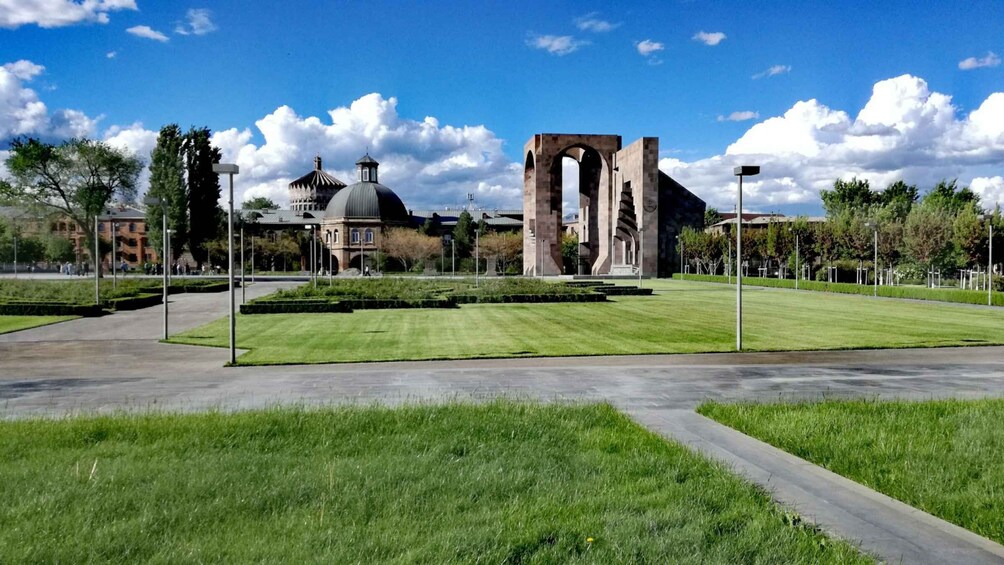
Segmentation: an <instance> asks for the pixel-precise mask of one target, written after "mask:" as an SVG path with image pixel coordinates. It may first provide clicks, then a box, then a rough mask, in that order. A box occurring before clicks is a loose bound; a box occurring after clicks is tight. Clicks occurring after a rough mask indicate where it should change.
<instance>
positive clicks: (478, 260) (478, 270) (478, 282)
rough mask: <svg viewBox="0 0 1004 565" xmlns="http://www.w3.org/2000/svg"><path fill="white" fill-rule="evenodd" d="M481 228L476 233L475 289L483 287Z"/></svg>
mask: <svg viewBox="0 0 1004 565" xmlns="http://www.w3.org/2000/svg"><path fill="white" fill-rule="evenodd" d="M480 277H481V226H478V229H477V230H475V231H474V288H478V287H479V286H480V285H481V279H480Z"/></svg>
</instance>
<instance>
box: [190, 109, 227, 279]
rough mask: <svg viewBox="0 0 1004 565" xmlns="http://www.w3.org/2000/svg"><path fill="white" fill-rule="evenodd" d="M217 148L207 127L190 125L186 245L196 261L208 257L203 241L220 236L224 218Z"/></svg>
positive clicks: (224, 223) (201, 261) (202, 260)
mask: <svg viewBox="0 0 1004 565" xmlns="http://www.w3.org/2000/svg"><path fill="white" fill-rule="evenodd" d="M220 158H221V153H220V150H219V149H218V148H216V147H213V145H212V144H211V143H210V141H209V128H205V127H203V128H191V129H190V130H188V134H186V135H185V169H186V171H187V174H188V220H189V226H190V227H189V233H188V249H189V251H191V252H192V258H194V259H195V262H196V264H197V265H200V266H201V265H202V263H203V262H205V261H206V260H207V258H208V253H207V251H206V248H205V245H206V242H207V241H212V240H214V239H217V238H219V237H221V236H223V234H224V232H225V231H226V230H225V227H226V220H225V217H224V214H223V210H222V209H221V208H220V194H221V192H220V178H219V175H217V174H216V173H214V172H213V164H214V163H219V162H220Z"/></svg>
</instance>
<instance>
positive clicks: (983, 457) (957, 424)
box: [698, 399, 1004, 543]
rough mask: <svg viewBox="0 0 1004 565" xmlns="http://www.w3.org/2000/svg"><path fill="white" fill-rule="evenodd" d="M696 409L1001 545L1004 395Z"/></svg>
mask: <svg viewBox="0 0 1004 565" xmlns="http://www.w3.org/2000/svg"><path fill="white" fill-rule="evenodd" d="M698 412H700V413H701V414H704V415H705V416H708V417H710V418H713V419H715V420H717V421H719V422H721V423H723V424H725V425H728V426H731V427H733V428H736V429H737V430H739V431H741V432H743V433H745V434H748V435H751V436H753V437H756V438H758V439H761V440H763V441H765V442H767V443H770V444H772V445H774V446H777V447H779V448H781V449H783V450H785V451H788V452H790V453H792V454H794V455H797V456H799V457H801V458H803V459H806V460H808V461H812V462H813V463H815V464H817V465H820V466H822V467H825V468H827V469H829V470H831V471H833V472H835V473H838V474H840V475H843V476H845V477H847V478H849V479H852V480H854V481H857V482H859V483H861V484H863V485H866V486H868V487H870V488H872V489H875V490H877V491H879V492H881V493H884V494H886V495H888V496H891V497H893V498H896V499H898V500H901V501H903V502H905V503H907V504H909V505H911V506H914V507H917V508H920V509H921V510H924V511H925V512H929V513H931V514H934V515H935V516H938V517H940V518H943V519H945V520H947V521H949V522H952V523H954V524H957V525H959V526H962V527H963V528H966V529H968V530H971V531H973V532H975V533H977V534H979V535H981V536H984V537H987V538H990V539H992V540H994V541H996V542H998V543H1004V473H1001V469H1004V436H1002V435H1001V433H1000V422H1001V420H1002V419H1004V399H993V400H966V401H963V400H938V401H929V402H906V401H895V402H879V401H875V400H854V401H825V402H818V403H813V402H799V403H779V404H719V403H713V402H712V403H707V404H705V405H703V406H701V407H700V409H699V410H698Z"/></svg>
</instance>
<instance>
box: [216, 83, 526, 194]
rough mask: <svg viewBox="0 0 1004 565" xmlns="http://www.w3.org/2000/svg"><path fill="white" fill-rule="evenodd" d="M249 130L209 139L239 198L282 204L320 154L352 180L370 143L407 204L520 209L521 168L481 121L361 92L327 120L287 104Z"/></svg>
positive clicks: (225, 132)
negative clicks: (473, 202)
mask: <svg viewBox="0 0 1004 565" xmlns="http://www.w3.org/2000/svg"><path fill="white" fill-rule="evenodd" d="M255 127H256V128H257V130H258V133H259V134H260V136H261V138H262V139H263V141H262V142H260V143H255V141H254V137H255V136H254V134H253V132H252V130H251V129H250V128H245V129H237V128H231V129H228V130H223V131H219V132H216V133H215V134H214V135H213V143H214V144H215V145H216V146H217V147H219V148H220V149H221V151H222V152H223V158H224V160H225V161H229V162H234V163H237V164H238V165H239V166H240V168H241V173H240V176H239V177H238V179H237V181H238V182H237V185H236V186H235V189H236V190H238V192H240V197H239V198H237V200H239V201H242V200H245V199H247V198H251V197H253V196H267V197H269V198H272V199H273V200H275V201H276V202H277V203H281V204H285V203H286V202H288V194H287V186H286V185H287V184H289V182H290V181H291V180H292V179H295V178H297V177H299V176H300V175H302V174H304V173H306V172H307V171H309V170H310V169H311V168H312V166H313V165H312V159H313V156H314V155H315V154H319V155H320V156H321V157H322V158H323V160H324V167H325V170H327V171H328V172H329V173H331V174H333V175H334V176H336V177H338V178H339V179H341V180H342V181H344V182H346V183H350V184H351V183H352V182H355V181H356V180H357V179H356V171H355V165H354V163H355V162H356V160H357V159H359V157H361V156H362V154H363V153H364V152H365V151H366V150H367V148H369V153H370V155H372V156H373V157H374V158H375V159H377V160H378V161H380V173H381V177H380V179H381V180H380V182H381V183H383V184H386V185H387V186H390V187H391V188H393V189H394V190H395V192H397V193H398V195H399V196H401V198H402V200H404V202H405V204H406V205H407V206H408V207H409V208H412V209H421V208H427V207H438V206H444V205H458V204H461V203H462V200H463V198H464V195H466V194H467V193H468V192H473V193H474V194H475V197H476V199H477V201H478V202H479V203H480V204H482V205H484V206H487V207H510V206H519V205H520V197H521V194H522V171H521V168H520V166H519V164H518V163H513V162H511V161H510V160H509V159H508V158H507V157H506V156H505V153H504V152H503V149H502V140H501V139H499V138H498V137H496V136H495V134H494V133H493V132H492V131H490V130H489V129H487V128H485V127H484V126H481V125H477V126H467V125H465V126H452V125H440V123H439V120H437V119H436V118H435V117H431V116H429V117H425V118H424V119H422V120H414V119H409V118H404V117H401V116H400V115H398V113H397V99H396V98H393V97H392V98H384V97H383V96H382V95H380V94H379V93H372V94H367V95H366V96H363V97H361V98H359V99H358V100H355V101H354V102H352V103H351V104H350V105H348V106H341V107H338V108H335V109H333V110H331V111H329V112H328V115H327V117H326V119H322V118H319V117H316V116H306V117H304V116H300V115H298V114H297V113H296V112H295V111H294V110H293V109H292V108H290V107H288V106H280V107H279V108H277V109H276V110H275V111H274V112H272V113H270V114H268V115H266V116H264V117H263V118H261V119H259V120H258V121H257V122H255Z"/></svg>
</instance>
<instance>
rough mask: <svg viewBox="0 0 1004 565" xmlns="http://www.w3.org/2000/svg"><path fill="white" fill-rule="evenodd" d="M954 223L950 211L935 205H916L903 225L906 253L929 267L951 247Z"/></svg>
mask: <svg viewBox="0 0 1004 565" xmlns="http://www.w3.org/2000/svg"><path fill="white" fill-rule="evenodd" d="M951 230H952V224H951V221H950V219H949V216H948V213H947V212H946V211H945V210H944V209H941V208H937V207H934V206H927V205H921V206H915V207H914V209H913V210H911V211H910V215H909V216H907V218H906V223H905V224H904V225H903V247H904V250H905V251H906V254H907V255H908V256H910V257H912V258H913V259H914V260H915V261H917V262H918V263H920V264H921V265H924V266H925V267H927V268H933V267H934V265H935V262H936V261H937V260H938V259H939V258H940V257H941V256H942V255H943V254H944V253H945V252H946V251H948V250H949V249H950V248H951V243H952V241H951Z"/></svg>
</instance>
